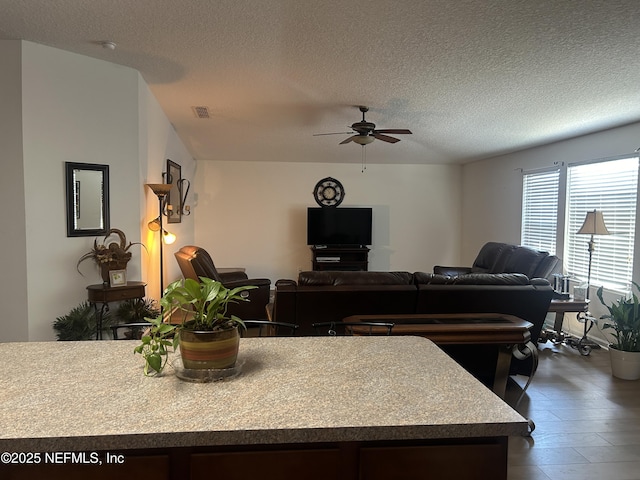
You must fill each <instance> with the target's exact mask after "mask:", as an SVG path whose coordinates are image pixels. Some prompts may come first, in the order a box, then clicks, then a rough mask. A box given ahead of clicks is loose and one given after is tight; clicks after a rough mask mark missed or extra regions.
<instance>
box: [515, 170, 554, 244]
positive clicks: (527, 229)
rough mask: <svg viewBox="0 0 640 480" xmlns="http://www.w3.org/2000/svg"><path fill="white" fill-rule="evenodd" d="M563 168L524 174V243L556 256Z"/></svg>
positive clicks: (522, 241)
mask: <svg viewBox="0 0 640 480" xmlns="http://www.w3.org/2000/svg"><path fill="white" fill-rule="evenodd" d="M559 182H560V169H554V170H546V171H539V172H531V173H525V174H524V177H523V191H522V239H521V243H522V245H526V246H527V247H532V248H535V249H536V250H542V251H545V252H549V253H550V254H552V255H554V254H555V251H556V238H557V236H556V230H557V223H558V220H557V219H558V188H559Z"/></svg>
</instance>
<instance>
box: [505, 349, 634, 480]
mask: <svg viewBox="0 0 640 480" xmlns="http://www.w3.org/2000/svg"><path fill="white" fill-rule="evenodd" d="M539 348H540V365H539V368H538V372H537V373H536V375H535V377H534V379H533V382H532V384H531V386H530V387H529V389H528V391H527V394H526V395H525V397H524V398H523V399H522V400H521V401H520V404H519V405H518V406H517V407H516V409H517V410H518V411H519V412H520V413H521V414H522V415H523V416H524V417H526V418H530V419H532V420H533V421H534V422H535V424H536V428H535V430H534V431H533V433H532V435H531V437H530V438H527V437H513V438H510V439H509V466H508V478H509V480H549V479H550V480H574V479H576V480H578V479H579V480H592V479H593V480H595V479H598V480H600V479H605V480H623V479H624V480H640V380H638V381H628V380H618V379H616V378H614V377H613V376H612V375H611V370H610V363H609V352H608V351H607V350H604V349H598V350H593V351H592V352H591V354H590V355H589V356H582V355H580V354H579V353H578V351H576V350H574V349H572V348H571V347H568V346H565V345H553V344H552V343H551V342H547V343H544V344H540V345H539ZM524 380H525V378H524V377H518V378H517V379H516V381H517V382H518V383H522V384H524ZM519 392H520V390H519V389H518V388H517V386H516V385H515V384H511V385H510V386H509V389H508V391H507V397H506V398H507V402H508V403H510V404H511V405H513V404H514V403H515V399H516V398H517V394H518V393H519Z"/></svg>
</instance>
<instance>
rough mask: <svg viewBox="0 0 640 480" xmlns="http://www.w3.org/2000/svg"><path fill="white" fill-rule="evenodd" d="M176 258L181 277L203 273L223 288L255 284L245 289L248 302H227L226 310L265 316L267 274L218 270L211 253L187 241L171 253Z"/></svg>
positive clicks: (257, 317) (256, 317) (243, 315)
mask: <svg viewBox="0 0 640 480" xmlns="http://www.w3.org/2000/svg"><path fill="white" fill-rule="evenodd" d="M175 257H176V260H177V261H178V265H179V266H180V270H181V271H182V275H183V276H184V278H192V279H193V280H198V281H199V277H207V278H211V279H213V280H216V281H218V282H220V283H222V284H223V285H224V286H225V287H226V288H235V287H241V286H246V285H253V286H256V287H257V288H255V289H253V290H247V291H245V292H243V293H245V294H247V297H246V298H247V299H248V300H249V301H248V302H238V303H233V304H229V306H228V310H227V313H228V314H229V315H236V316H238V317H240V318H241V319H242V320H267V310H266V307H267V304H268V303H269V291H270V287H271V280H269V279H268V278H249V277H248V276H247V274H246V273H245V272H242V271H235V272H218V270H217V269H216V266H215V264H214V263H213V260H212V259H211V256H210V255H209V254H208V253H207V251H206V250H205V249H203V248H201V247H196V246H193V245H187V246H184V247H182V248H181V249H180V250H178V251H177V252H176V253H175Z"/></svg>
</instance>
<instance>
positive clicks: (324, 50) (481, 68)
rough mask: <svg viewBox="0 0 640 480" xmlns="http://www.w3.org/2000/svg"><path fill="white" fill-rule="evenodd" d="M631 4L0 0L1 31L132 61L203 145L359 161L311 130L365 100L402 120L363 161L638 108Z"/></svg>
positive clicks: (218, 152) (460, 151) (484, 148)
mask: <svg viewBox="0 0 640 480" xmlns="http://www.w3.org/2000/svg"><path fill="white" fill-rule="evenodd" d="M639 19H640V2H639V1H638V0H619V1H616V0H602V1H597V0H592V1H586V0H585V1H580V0H455V1H453V0H396V1H383V0H369V1H367V2H345V1H339V0H324V1H323V0H315V1H309V0H279V1H278V0H215V1H214V0H199V1H198V0H155V1H154V0H135V1H131V0H91V1H87V0H56V1H51V0H25V1H15V0H0V39H24V40H29V41H33V42H36V43H41V44H44V45H50V46H53V47H57V48H61V49H63V50H67V51H70V52H76V53H79V54H83V55H87V56H91V57H95V58H100V59H104V60H107V61H109V62H113V63H117V64H122V65H126V66H129V67H133V68H135V69H137V70H138V71H140V72H141V74H142V76H143V77H144V79H145V81H146V82H147V83H148V84H149V86H150V88H151V90H152V91H153V93H154V95H155V96H156V97H157V99H158V101H159V102H160V104H161V106H162V108H163V109H164V111H165V113H166V114H167V116H168V117H169V119H170V121H171V122H172V123H173V125H174V126H175V128H176V130H177V132H178V134H179V136H180V137H181V138H182V140H183V141H184V143H185V144H186V145H187V147H188V148H189V149H190V151H191V153H192V154H193V156H194V157H195V158H197V159H199V160H234V161H238V160H239V161H242V160H257V161H260V160H265V161H301V162H311V161H317V162H356V163H357V162H360V160H361V147H360V146H359V145H356V144H354V143H349V144H347V145H338V143H339V142H340V141H342V140H343V139H345V138H347V135H335V136H313V134H314V133H325V132H347V131H349V129H348V126H349V125H350V124H352V123H353V122H356V121H359V120H360V119H361V115H360V112H359V111H358V110H357V109H356V108H354V106H355V105H367V106H369V107H370V111H369V113H368V114H367V120H368V121H371V122H374V123H375V124H376V125H377V127H378V128H409V129H411V130H412V131H413V135H402V136H398V137H399V138H401V139H402V141H401V142H399V143H396V144H393V145H392V144H387V143H383V142H380V141H375V142H374V143H372V144H371V145H368V146H367V147H366V153H367V161H368V162H370V163H394V162H396V163H464V162H468V161H472V160H476V159H480V158H485V157H489V156H493V155H496V154H500V153H506V152H511V151H516V150H520V149H523V148H527V147H530V146H535V145H540V144H544V143H549V142H552V141H556V140H560V139H563V138H568V137H573V136H576V135H581V134H585V133H590V132H593V131H597V130H602V129H606V128H610V127H615V126H619V125H624V124H628V123H632V122H636V121H639V120H640V88H638V79H640V61H639V59H638V47H639V45H640V27H639V26H638V20H639ZM105 40H111V41H113V42H115V43H116V44H117V48H116V49H115V50H113V51H112V50H107V49H104V48H102V47H101V46H100V42H101V41H105ZM193 106H207V107H209V109H210V112H211V118H210V119H207V120H202V119H198V118H196V117H195V115H194V113H193V111H192V107H193Z"/></svg>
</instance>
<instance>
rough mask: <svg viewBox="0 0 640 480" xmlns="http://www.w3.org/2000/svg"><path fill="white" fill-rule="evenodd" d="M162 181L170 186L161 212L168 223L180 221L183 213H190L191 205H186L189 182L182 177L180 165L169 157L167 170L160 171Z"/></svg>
mask: <svg viewBox="0 0 640 480" xmlns="http://www.w3.org/2000/svg"><path fill="white" fill-rule="evenodd" d="M162 181H163V182H164V183H165V184H167V185H170V186H171V189H170V191H169V193H168V194H167V197H166V198H165V201H164V208H163V210H162V214H163V215H164V216H165V217H167V218H168V219H169V220H168V222H169V223H180V221H181V219H182V216H183V215H185V216H186V215H190V214H191V207H190V206H189V205H187V195H188V194H189V187H190V186H191V183H190V182H189V180H187V179H186V178H182V167H181V166H180V165H179V164H177V163H176V162H174V161H172V160H170V159H167V171H166V172H162Z"/></svg>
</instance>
